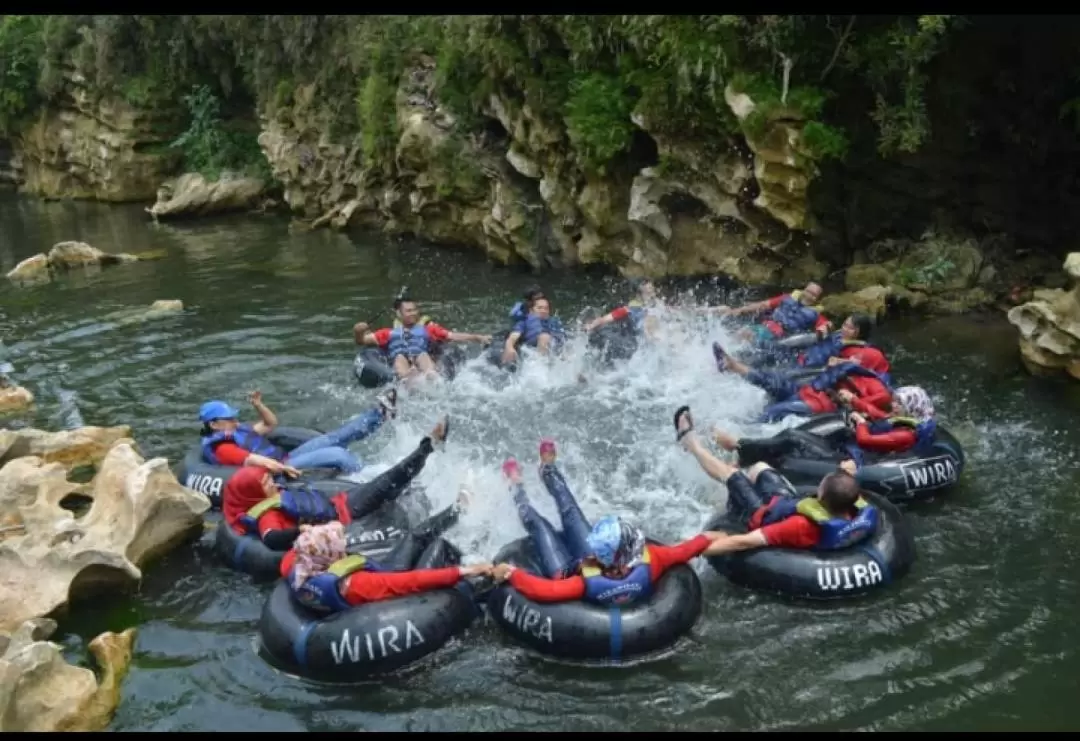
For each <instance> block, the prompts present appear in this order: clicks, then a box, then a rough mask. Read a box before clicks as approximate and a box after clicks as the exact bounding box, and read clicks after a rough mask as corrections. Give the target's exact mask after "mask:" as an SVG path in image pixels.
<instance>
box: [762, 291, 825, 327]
mask: <svg viewBox="0 0 1080 741" xmlns="http://www.w3.org/2000/svg"><path fill="white" fill-rule="evenodd" d="M769 318H770V319H772V320H773V321H774V322H776V323H777V324H779V325H780V326H781V327H783V328H784V332H785V333H786V334H795V333H796V332H809V331H810V330H812V329H813V328H814V324H815V323H817V320H818V312H817V309H815V308H813V307H810V306H806V305H805V304H802V303H799V301H797V300H796V298H795V294H790V295H788V296H784V298H782V299H780V305H779V306H777V307H776V308H775V309H773V313H772V316H771V317H769Z"/></svg>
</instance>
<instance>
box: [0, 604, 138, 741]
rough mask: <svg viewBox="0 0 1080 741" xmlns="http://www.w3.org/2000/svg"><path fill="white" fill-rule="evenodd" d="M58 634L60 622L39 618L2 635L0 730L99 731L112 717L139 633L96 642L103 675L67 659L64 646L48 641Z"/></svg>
mask: <svg viewBox="0 0 1080 741" xmlns="http://www.w3.org/2000/svg"><path fill="white" fill-rule="evenodd" d="M55 631H56V623H55V622H54V621H52V620H49V619H47V618H35V619H33V620H27V621H26V622H24V623H22V624H21V625H19V626H18V628H17V629H16V630H15V631H14V633H13V634H12V635H10V636H7V635H0V732H3V733H8V732H25V731H46V732H48V731H98V730H101V729H103V728H105V726H107V725H108V723H109V721H110V720H111V719H112V716H113V713H114V712H115V710H116V706H117V705H118V704H119V702H120V683H121V682H122V681H123V678H124V675H125V674H126V673H127V670H128V665H129V664H130V663H131V653H132V644H133V643H134V640H135V629H134V628H128V629H127V630H125V631H124V632H123V633H102V634H101V635H99V636H98V637H97V638H95V639H94V640H93V641H91V642H90V646H89V648H90V653H91V655H92V656H93V657H94V660H95V663H96V664H97V668H98V669H99V671H100V677H98V676H97V675H95V673H94V672H93V671H91V670H90V669H86V668H83V667H77V666H72V665H71V664H68V663H67V662H65V661H64V657H63V655H62V653H61V648H60V646H58V645H57V644H55V643H52V642H51V641H48V640H47V639H48V638H49V636H51V635H52V634H53V633H54V632H55Z"/></svg>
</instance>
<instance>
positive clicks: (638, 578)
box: [492, 440, 719, 606]
mask: <svg viewBox="0 0 1080 741" xmlns="http://www.w3.org/2000/svg"><path fill="white" fill-rule="evenodd" d="M556 456H557V454H556V450H555V443H554V441H552V440H542V441H541V443H540V461H541V463H540V478H541V479H542V480H543V482H544V486H545V487H546V488H547V490H548V493H549V494H551V496H552V498H553V499H554V500H555V503H556V506H557V507H558V510H559V516H560V518H561V519H562V536H561V537H560V535H559V533H558V532H557V531H556V530H555V528H554V527H553V526H552V525H551V523H550V522H548V521H547V519H546V518H544V516H543V515H541V514H540V513H538V512H537V511H536V510H535V509H533V508H532V505H531V504H530V503H529V498H528V495H527V494H526V493H525V487H524V486H523V485H522V482H521V467H520V466H519V465H518V463H517V461H516V460H514V459H513V458H510V459H508V460H507V461H506V462H505V463H503V474H504V475H505V476H506V478H507V480H508V481H509V483H510V491H511V492H512V495H513V497H514V503H515V505H516V506H517V511H518V516H519V517H520V518H521V522H522V524H523V525H524V526H525V530H526V532H528V533H529V538H530V540H531V542H532V545H533V547H534V548H535V549H536V552H537V554H538V555H539V556H540V561H541V566H542V568H543V570H544V572H545V575H544V576H538V575H534V574H530V573H529V572H527V571H526V570H524V569H521V568H518V567H515V566H513V565H511V564H505V563H502V564H498V565H497V566H496V567H495V569H494V571H493V573H492V575H493V577H494V578H495V581H496V582H503V581H507V580H509V582H510V586H512V587H513V588H514V589H516V590H517V591H518V592H519V593H521V595H522V596H524V597H526V598H527V599H531V600H533V601H535V602H569V601H573V600H585V601H587V602H592V603H594V604H599V605H608V606H613V605H629V604H632V603H635V602H640V601H642V600H646V599H648V598H649V596H650V595H651V594H652V587H653V584H655V583H656V582H657V581H659V580H660V577H661V576H663V575H664V572H666V571H667V570H668V569H671V568H672V567H674V566H678V565H679V564H684V563H686V562H688V561H690V560H691V559H692V558H695V557H696V556H699V555H700V554H701V552H702V551H704V550H705V548H706V546H708V545H709V543H710V542H711V539H712V538H714V537H719V534H717V533H709V532H705V533H701V534H700V535H697V536H695V537H693V538H691V539H690V540H687V541H684V542H682V543H679V544H678V545H674V546H662V545H653V544H652V543H646V541H645V536H644V535H643V534H642V532H641V531H640V530H639V529H638V528H636V527H634V526H633V525H631V524H630V523H628V522H625V521H623V520H621V519H619V518H618V517H614V516H610V515H609V516H607V517H604V518H603V519H601V520H600V521H599V522H597V523H596V525H595V526H590V525H589V521H588V520H587V519H586V518H585V515H584V513H582V511H581V508H580V507H579V506H578V503H577V500H576V499H575V498H574V495H573V494H572V493H571V492H570V487H569V486H567V484H566V479H564V478H563V475H562V472H560V471H559V469H558V468H557V467H556V465H555V460H556Z"/></svg>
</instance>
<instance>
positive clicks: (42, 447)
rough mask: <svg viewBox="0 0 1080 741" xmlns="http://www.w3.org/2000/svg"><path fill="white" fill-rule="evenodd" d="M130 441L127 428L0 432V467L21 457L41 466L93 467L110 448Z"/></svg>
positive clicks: (122, 426) (129, 432)
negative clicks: (122, 441) (58, 464)
mask: <svg viewBox="0 0 1080 741" xmlns="http://www.w3.org/2000/svg"><path fill="white" fill-rule="evenodd" d="M130 437H131V428H130V427H128V426H127V425H121V426H119V427H79V428H76V429H74V430H61V431H59V432H47V431H45V430H36V429H33V428H32V427H24V428H22V429H19V430H5V429H0V464H4V463H7V462H8V461H11V460H14V459H15V458H20V457H22V456H34V457H37V458H40V459H41V460H42V461H43V462H45V463H61V464H63V465H65V466H67V467H68V468H79V467H80V466H96V465H98V464H99V463H101V461H103V460H104V459H105V455H106V454H107V453H108V452H109V451H110V450H111V449H112V448H113V446H114V445H116V444H117V443H118V442H119V441H121V440H127V439H129V438H130Z"/></svg>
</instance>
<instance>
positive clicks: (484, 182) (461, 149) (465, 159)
mask: <svg viewBox="0 0 1080 741" xmlns="http://www.w3.org/2000/svg"><path fill="white" fill-rule="evenodd" d="M432 168H433V169H434V170H435V171H436V172H437V173H438V174H439V177H438V178H437V179H436V182H435V192H436V193H437V194H438V195H439V197H440V198H449V197H451V196H459V197H461V198H462V200H476V199H478V198H482V197H483V196H484V195H486V194H487V192H488V188H489V187H490V184H489V182H488V179H487V178H486V177H485V176H484V171H483V170H482V169H481V168H480V166H479V165H478V164H477V163H476V158H475V157H474V156H473V155H472V154H470V152H469V151H468V149H467V148H466V147H465V145H464V142H462V140H461V139H460V137H456V136H455V137H450V138H448V139H446V140H445V141H443V142H442V143H441V144H440V145H439V146H438V147H437V148H436V149H435V152H434V154H433V156H432Z"/></svg>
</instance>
